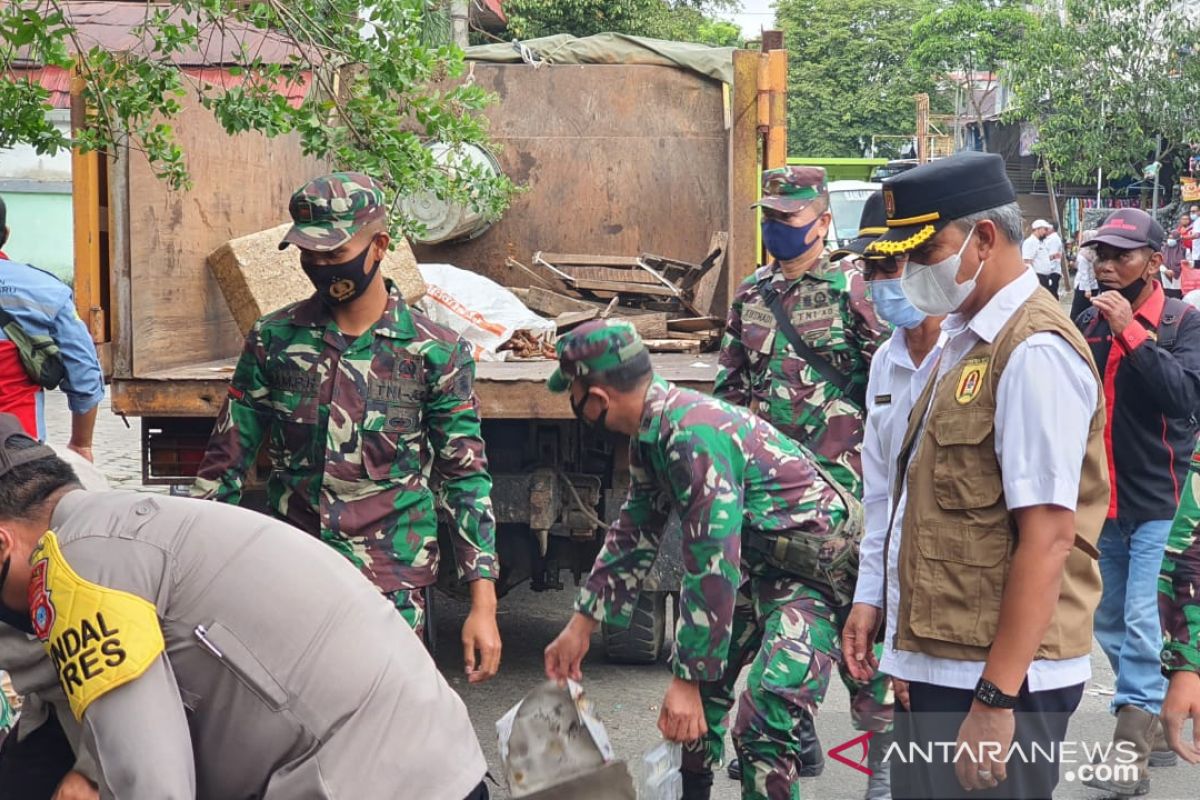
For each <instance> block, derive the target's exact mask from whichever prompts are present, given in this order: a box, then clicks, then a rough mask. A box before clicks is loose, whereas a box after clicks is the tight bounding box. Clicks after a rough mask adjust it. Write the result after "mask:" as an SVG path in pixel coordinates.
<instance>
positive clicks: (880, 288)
mask: <svg viewBox="0 0 1200 800" xmlns="http://www.w3.org/2000/svg"><path fill="white" fill-rule="evenodd" d="M867 286H869V287H870V289H871V300H872V301H873V302H874V303H875V311H876V312H878V313H879V316H881V317H883V318H884V319H885V320H886V321H888V322H890V323H892V324H893V325H895V326H896V327H897V328H915V327H917V326H918V325H920V324H921V323H922V322H923V321H924V319H925V314H923V313H921V311H920V310H919V309H918V308H917V307H916V306H914V305H913V304H912V303H910V302H909V301H908V296H907V295H905V294H904V287H902V286H901V285H900V278H892V279H890V280H886V281H871V282H870V283H869V284H867Z"/></svg>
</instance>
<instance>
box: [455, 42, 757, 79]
mask: <svg viewBox="0 0 1200 800" xmlns="http://www.w3.org/2000/svg"><path fill="white" fill-rule="evenodd" d="M521 45H523V46H524V47H525V48H527V49H528V50H529V51H530V53H531V54H532V55H533V57H534V58H535V59H536V60H537V61H544V62H546V63H547V64H657V65H659V66H663V67H679V68H680V69H686V70H690V71H692V72H696V73H699V74H701V75H704V76H706V77H709V78H713V79H715V80H718V81H722V82H724V83H733V48H732V47H709V46H708V45H703V44H691V43H688V42H668V41H664V40H662V39H644V38H641V37H639V36H627V35H625V34H623V33H599V34H596V35H595V36H587V37H584V38H582V39H579V38H576V37H574V36H571V35H570V34H567V33H562V34H558V35H556V36H546V37H543V38H541V39H529V40H528V41H524V42H521ZM467 58H468V59H469V60H471V61H489V62H493V63H498V64H518V63H520V62H522V61H524V60H525V59H524V57H523V56H522V54H521V51H520V50H519V49H518V47H517V46H516V45H515V44H511V43H509V44H485V45H479V46H477V47H468V48H467Z"/></svg>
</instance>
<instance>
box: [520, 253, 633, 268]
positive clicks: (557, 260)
mask: <svg viewBox="0 0 1200 800" xmlns="http://www.w3.org/2000/svg"><path fill="white" fill-rule="evenodd" d="M534 258H535V260H537V259H540V260H542V261H549V262H550V263H551V264H554V265H555V266H556V267H559V268H562V267H625V268H626V269H633V268H635V267H637V265H638V260H637V257H636V256H595V255H577V254H574V253H541V252H539V253H538V254H537V255H536V256H535V257H534Z"/></svg>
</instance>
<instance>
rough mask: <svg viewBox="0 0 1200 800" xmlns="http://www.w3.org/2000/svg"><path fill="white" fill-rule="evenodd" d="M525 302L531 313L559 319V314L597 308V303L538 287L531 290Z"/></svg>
mask: <svg viewBox="0 0 1200 800" xmlns="http://www.w3.org/2000/svg"><path fill="white" fill-rule="evenodd" d="M523 302H524V303H525V305H526V306H527V307H528V308H529V309H530V310H531V311H536V312H537V313H539V314H545V315H546V316H548V317H557V316H558V315H559V314H566V313H567V312H569V311H587V310H588V309H589V308H595V307H596V304H595V303H589V302H588V301H586V300H579V299H578V298H575V297H568V296H567V295H565V294H559V293H558V292H551V291H547V290H546V289H542V288H540V287H538V286H534V287H533V288H532V289H530V290H529V294H528V295H527V296H526V297H525V298H524V299H523Z"/></svg>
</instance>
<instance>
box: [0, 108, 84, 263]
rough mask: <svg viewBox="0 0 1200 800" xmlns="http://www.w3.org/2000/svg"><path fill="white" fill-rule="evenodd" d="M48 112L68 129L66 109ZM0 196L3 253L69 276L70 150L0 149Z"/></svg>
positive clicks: (71, 260) (72, 255)
mask: <svg viewBox="0 0 1200 800" xmlns="http://www.w3.org/2000/svg"><path fill="white" fill-rule="evenodd" d="M48 116H49V118H50V120H51V121H52V122H53V123H54V124H55V126H56V127H58V128H59V130H61V131H63V133H64V134H69V133H70V127H71V125H70V112H69V111H67V110H65V109H63V110H55V111H50V112H48ZM0 197H3V198H4V204H5V206H6V207H7V209H8V227H9V230H10V234H9V239H8V243H7V244H6V245H5V246H4V252H5V253H6V254H7V255H8V257H9V258H11V259H13V260H14V261H24V262H26V263H29V264H33V265H35V266H38V267H41V268H42V269H45V270H48V271H50V272H53V273H54V274H55V275H58V276H59V277H60V278H62V279H63V280H66V281H70V280H71V279H72V276H73V273H74V258H75V253H74V243H73V227H72V226H73V222H72V217H71V154H70V152H69V151H66V150H63V151H60V152H58V153H56V154H55V155H53V156H48V155H38V154H37V153H36V152H34V150H33V148H32V147H29V146H26V145H21V146H18V147H14V148H12V149H11V150H0Z"/></svg>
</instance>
